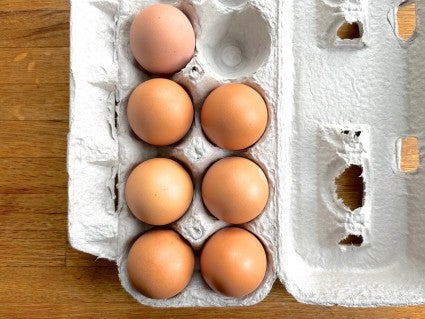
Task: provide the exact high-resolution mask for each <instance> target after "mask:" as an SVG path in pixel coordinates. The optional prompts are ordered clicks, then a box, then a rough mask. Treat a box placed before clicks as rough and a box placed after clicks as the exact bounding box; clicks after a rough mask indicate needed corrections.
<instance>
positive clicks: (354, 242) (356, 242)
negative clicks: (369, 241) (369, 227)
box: [339, 234, 363, 247]
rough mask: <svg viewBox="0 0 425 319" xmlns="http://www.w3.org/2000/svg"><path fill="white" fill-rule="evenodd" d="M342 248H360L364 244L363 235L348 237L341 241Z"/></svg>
mask: <svg viewBox="0 0 425 319" xmlns="http://www.w3.org/2000/svg"><path fill="white" fill-rule="evenodd" d="M339 244H340V245H341V246H355V247H360V246H361V245H362V244H363V236H362V235H352V234H350V235H348V236H347V237H345V238H343V239H341V241H340V242H339Z"/></svg>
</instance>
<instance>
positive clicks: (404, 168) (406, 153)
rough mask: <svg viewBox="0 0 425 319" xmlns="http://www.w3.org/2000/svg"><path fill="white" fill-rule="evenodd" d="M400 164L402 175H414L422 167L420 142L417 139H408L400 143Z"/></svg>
mask: <svg viewBox="0 0 425 319" xmlns="http://www.w3.org/2000/svg"><path fill="white" fill-rule="evenodd" d="M400 143H401V144H400V149H399V152H400V163H399V168H400V171H401V172H402V173H414V172H416V171H417V170H418V169H419V166H420V152H419V142H418V139H417V138H416V137H406V138H403V139H401V142H400Z"/></svg>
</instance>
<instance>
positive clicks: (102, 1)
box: [68, 0, 425, 307]
mask: <svg viewBox="0 0 425 319" xmlns="http://www.w3.org/2000/svg"><path fill="white" fill-rule="evenodd" d="M156 2H157V1H148V0H141V1H134V0H131V1H120V0H90V1H87V0H72V1H71V3H72V9H71V14H72V15H71V112H70V133H69V141H68V172H69V238H70V242H71V244H72V246H73V247H74V248H76V249H79V250H81V251H84V252H87V253H91V254H93V255H96V256H99V257H101V258H107V259H110V260H115V261H116V262H117V265H118V268H119V276H120V280H121V282H122V285H123V287H124V289H126V290H127V291H128V292H129V293H130V294H131V295H132V296H133V297H134V298H136V299H137V300H138V301H139V302H140V303H143V304H146V305H150V306H158V307H185V306H246V305H252V304H255V303H258V302H260V301H261V300H263V299H264V298H265V297H266V296H267V294H268V293H269V291H270V289H271V287H272V285H273V282H274V281H275V280H276V279H277V278H279V280H280V281H282V283H283V284H284V285H285V286H286V288H287V290H288V291H289V292H290V293H291V294H292V295H293V296H294V297H295V298H296V299H297V300H299V301H300V302H304V303H313V304H322V305H333V304H337V305H344V306H380V305H407V304H417V303H425V196H424V195H423V189H425V176H424V171H423V170H422V169H421V168H419V169H418V170H417V171H416V172H415V173H414V174H406V173H402V172H401V171H400V167H399V161H400V139H401V138H404V137H407V136H414V137H416V138H417V139H418V140H419V143H420V146H419V148H420V151H422V150H423V144H422V141H423V140H425V135H424V128H425V107H424V106H425V90H424V87H425V56H424V52H425V41H424V34H423V31H422V30H423V28H422V26H421V21H425V4H424V3H423V2H419V1H418V2H417V7H418V8H417V15H418V16H417V18H418V27H417V30H416V32H415V34H414V36H413V37H412V38H411V39H410V40H409V41H403V40H401V39H400V38H398V37H397V35H396V34H397V23H396V19H395V17H396V12H397V8H398V5H399V4H400V1H399V0H396V1H394V0H382V1H379V3H378V2H369V1H367V0H305V1H281V0H279V1H276V0H248V1H247V0H182V1H162V3H169V4H173V5H175V6H177V7H178V8H180V9H181V10H182V11H183V12H185V13H186V15H187V16H188V17H189V19H190V20H191V22H192V24H193V26H194V29H195V32H196V35H197V43H196V47H197V50H196V54H195V56H194V57H193V59H192V60H191V61H190V63H189V64H188V65H187V66H186V67H185V68H184V69H183V70H181V72H179V73H177V74H175V75H174V76H173V77H172V79H173V80H174V81H176V82H178V83H180V84H181V85H183V86H184V87H185V88H186V89H187V90H188V91H189V93H190V94H191V96H192V99H193V102H194V107H195V111H196V116H195V122H194V124H193V127H192V128H191V130H190V132H189V133H188V135H187V136H186V137H185V138H184V139H183V140H182V141H181V142H180V143H178V144H177V145H175V146H173V147H160V148H158V147H153V146H149V145H147V144H145V143H143V142H142V141H140V140H139V139H138V138H137V137H136V136H135V135H134V134H133V133H132V132H131V129H130V127H129V125H128V121H127V118H126V104H127V101H128V98H129V95H130V93H131V92H132V90H133V89H134V88H135V87H136V86H137V85H139V84H140V83H142V82H143V81H145V80H147V79H149V76H148V75H147V74H146V73H144V72H143V70H141V68H140V67H139V66H138V65H137V63H136V62H135V60H134V58H133V57H132V54H131V52H130V46H129V30H130V25H131V22H132V20H133V18H134V17H135V15H136V14H137V13H138V12H139V11H140V10H142V9H143V8H144V7H147V6H148V5H150V4H153V3H156ZM345 22H348V23H355V24H356V25H357V27H358V31H359V33H360V36H359V37H358V38H356V39H341V38H339V37H338V35H337V33H338V29H339V28H340V26H341V25H342V24H344V23H345ZM224 83H245V84H247V85H249V86H251V87H253V88H255V89H256V90H257V91H258V92H259V93H261V94H262V96H263V97H264V99H265V100H266V102H267V106H268V111H269V123H268V127H267V130H266V133H265V134H264V136H263V137H262V139H261V140H260V141H259V142H258V143H257V144H256V145H255V146H254V147H252V148H250V149H248V150H244V151H241V152H229V151H225V150H222V149H220V148H217V147H216V146H214V145H212V144H211V143H210V142H209V141H208V140H207V139H206V138H205V136H204V135H203V133H202V129H201V125H200V119H199V114H200V108H201V106H202V103H203V101H204V99H205V98H206V96H207V95H208V93H209V92H211V91H212V90H213V89H214V88H216V87H218V86H220V85H221V84H224ZM230 155H238V156H243V157H246V158H249V159H252V160H253V161H254V162H256V163H257V164H259V165H260V166H261V167H262V168H263V170H264V172H265V173H266V175H267V177H268V180H269V183H270V197H269V202H268V205H267V207H266V209H265V210H264V212H263V213H262V214H261V215H260V216H259V217H258V218H256V219H255V220H254V221H252V222H250V223H247V224H244V225H242V227H244V228H245V229H248V230H249V231H251V232H252V233H254V234H255V235H256V236H257V237H258V238H259V239H260V240H261V241H262V243H263V245H264V246H265V248H266V252H267V257H268V269H267V273H266V276H265V279H264V282H263V283H262V285H261V286H260V287H259V288H258V289H257V290H256V291H255V292H253V293H252V294H250V295H248V296H246V297H244V298H230V297H225V296H223V295H220V294H218V293H215V292H214V291H213V290H211V289H210V288H209V287H208V286H207V285H206V283H205V282H204V281H203V280H202V277H201V275H200V272H199V267H198V266H197V267H196V270H195V273H194V276H193V278H192V281H191V282H190V284H189V285H188V287H187V288H186V289H185V290H184V291H183V292H182V293H180V294H179V295H177V296H176V297H174V298H171V299H167V300H152V299H149V298H146V297H144V296H143V295H141V294H140V293H138V292H137V291H135V290H134V289H133V288H132V287H131V285H130V283H129V280H128V276H127V272H126V259H127V254H128V250H129V248H130V246H131V244H132V243H133V242H134V241H135V239H136V238H138V237H139V236H140V235H141V234H142V233H143V232H145V231H146V230H148V229H149V228H150V226H148V225H146V224H143V223H142V222H140V221H138V220H137V219H136V218H135V217H134V216H133V215H132V214H131V212H130V211H129V210H128V208H127V205H126V203H125V199H124V186H125V182H126V179H127V177H128V175H129V173H130V172H131V170H132V169H133V168H134V167H135V166H136V165H137V164H139V163H141V162H143V161H144V160H147V159H150V158H153V157H157V156H161V157H169V158H174V159H177V160H178V161H180V162H182V163H184V164H185V165H186V167H188V168H189V170H190V173H191V175H192V176H193V178H194V181H195V182H194V185H195V195H194V200H193V203H192V205H191V207H190V209H189V211H188V212H187V213H186V214H185V215H184V216H183V217H182V218H181V219H180V220H179V221H177V222H176V223H174V224H172V225H171V227H172V228H173V229H175V230H176V231H177V232H178V233H180V234H181V235H182V236H183V237H184V238H186V239H187V240H188V241H189V243H190V244H191V245H192V247H193V249H194V250H195V252H196V253H197V254H199V252H200V250H201V248H202V245H203V243H204V242H205V240H206V239H207V238H208V237H209V236H211V235H212V234H213V233H214V232H216V231H217V230H219V229H221V228H223V227H226V226H228V225H227V224H226V223H224V222H222V221H218V220H216V219H215V218H213V217H212V216H211V215H210V214H209V213H208V212H207V211H206V209H205V207H204V205H203V204H202V199H201V194H200V184H201V181H202V176H203V174H204V173H205V171H206V169H207V168H208V167H209V166H210V165H211V164H212V163H213V162H215V161H217V160H218V159H221V158H223V157H227V156H230ZM349 167H354V168H358V169H359V170H360V172H361V173H362V175H361V178H362V180H363V182H364V187H365V195H364V200H363V203H362V204H361V205H359V207H357V208H356V209H354V210H353V211H352V210H351V209H350V208H348V207H347V205H346V204H344V203H343V201H342V200H341V199H339V198H338V196H337V193H336V190H337V189H336V188H337V186H336V183H335V179H336V178H338V176H340V175H341V174H342V173H343V172H344V171H345V170H346V169H347V168H349Z"/></svg>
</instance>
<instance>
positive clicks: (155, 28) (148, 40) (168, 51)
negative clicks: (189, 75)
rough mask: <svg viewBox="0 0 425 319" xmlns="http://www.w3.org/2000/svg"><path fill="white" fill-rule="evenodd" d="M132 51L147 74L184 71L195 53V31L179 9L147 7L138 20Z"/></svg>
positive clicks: (131, 36) (131, 45)
mask: <svg viewBox="0 0 425 319" xmlns="http://www.w3.org/2000/svg"><path fill="white" fill-rule="evenodd" d="M130 47H131V51H132V52H133V55H134V57H135V58H136V60H137V62H139V64H140V65H141V66H142V67H143V68H144V69H145V70H147V71H149V72H151V73H154V74H158V75H165V74H171V73H175V72H178V71H180V70H181V69H182V68H184V67H185V66H186V64H187V63H188V62H189V61H190V59H191V58H192V56H193V54H194V52H195V31H194V30H193V27H192V25H191V23H190V21H189V19H188V18H187V17H186V15H185V14H184V13H183V12H182V11H180V10H179V9H177V8H175V7H173V6H171V5H168V4H154V5H152V6H150V7H147V8H146V9H144V10H143V11H142V12H140V13H139V15H137V16H136V18H135V19H134V21H133V23H132V25H131V29H130Z"/></svg>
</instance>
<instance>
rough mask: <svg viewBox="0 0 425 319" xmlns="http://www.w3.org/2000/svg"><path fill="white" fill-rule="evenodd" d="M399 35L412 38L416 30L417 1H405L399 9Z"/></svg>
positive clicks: (401, 37) (406, 38)
mask: <svg viewBox="0 0 425 319" xmlns="http://www.w3.org/2000/svg"><path fill="white" fill-rule="evenodd" d="M397 26H398V27H397V36H398V37H399V38H400V39H402V40H404V41H408V40H410V39H411V38H412V37H413V35H414V33H415V30H416V3H415V1H404V2H402V3H401V4H400V6H399V7H398V10H397Z"/></svg>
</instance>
